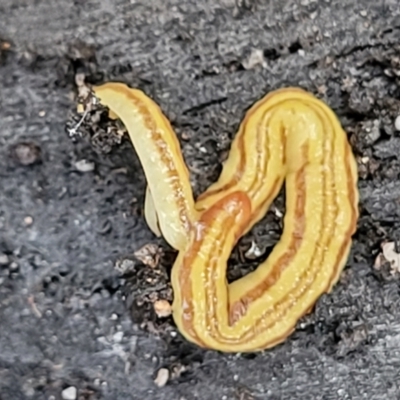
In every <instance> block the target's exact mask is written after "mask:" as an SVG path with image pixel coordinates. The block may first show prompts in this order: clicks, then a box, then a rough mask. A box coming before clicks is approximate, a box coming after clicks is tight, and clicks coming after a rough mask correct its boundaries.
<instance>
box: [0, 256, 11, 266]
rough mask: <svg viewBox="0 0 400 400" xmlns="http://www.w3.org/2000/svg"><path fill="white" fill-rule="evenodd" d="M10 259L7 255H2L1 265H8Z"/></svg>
mask: <svg viewBox="0 0 400 400" xmlns="http://www.w3.org/2000/svg"><path fill="white" fill-rule="evenodd" d="M9 263H10V259H9V257H8V255H7V254H3V253H0V265H8V264H9Z"/></svg>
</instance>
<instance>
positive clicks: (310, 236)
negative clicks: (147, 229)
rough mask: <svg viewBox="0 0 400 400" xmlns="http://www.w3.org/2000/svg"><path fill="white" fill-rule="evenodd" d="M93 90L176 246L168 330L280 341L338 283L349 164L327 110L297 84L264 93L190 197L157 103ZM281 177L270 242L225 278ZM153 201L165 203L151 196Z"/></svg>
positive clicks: (353, 195) (350, 208) (221, 340)
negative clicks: (122, 133)
mask: <svg viewBox="0 0 400 400" xmlns="http://www.w3.org/2000/svg"><path fill="white" fill-rule="evenodd" d="M94 90H95V94H96V96H97V97H99V98H100V101H101V103H102V104H104V105H106V106H108V107H109V108H110V110H112V111H113V112H114V113H115V114H116V115H117V116H118V117H119V118H120V119H121V120H122V122H123V123H124V124H125V126H126V128H127V130H128V132H129V135H130V137H131V139H132V142H133V144H134V147H135V148H136V151H137V152H138V155H139V157H140V159H141V161H142V163H143V167H144V170H145V173H146V177H147V180H148V184H149V189H150V192H151V198H152V199H153V202H154V204H152V203H149V205H148V210H149V211H148V212H147V213H146V214H147V217H146V218H147V220H148V222H149V224H150V225H151V226H152V230H153V231H154V230H156V229H157V226H156V225H155V221H156V219H157V218H158V220H159V224H160V230H161V232H162V234H163V236H164V237H165V238H166V240H167V241H168V242H169V243H170V244H171V246H173V247H174V248H175V249H177V250H178V256H177V258H176V261H175V263H174V266H173V269H172V276H171V279H172V286H173V289H174V303H173V317H174V321H175V323H176V324H177V326H178V328H179V330H180V332H181V333H182V334H183V335H184V336H185V337H186V338H187V339H188V340H189V341H192V342H194V343H196V344H198V345H199V346H202V347H207V348H211V349H215V350H221V351H226V352H247V351H256V350H263V349H266V348H270V347H272V346H274V345H276V344H278V343H280V342H282V341H283V340H284V339H285V338H286V337H287V336H288V335H289V334H290V333H291V332H292V331H293V330H294V328H295V326H296V323H297V321H298V320H299V318H300V317H301V316H303V315H304V314H305V313H307V312H309V311H310V310H311V308H312V307H313V305H314V304H315V302H316V301H317V299H318V298H319V297H320V296H321V294H322V293H324V292H329V291H330V290H331V288H332V286H333V285H334V284H335V283H336V281H337V280H338V278H339V275H340V273H341V271H342V269H343V267H344V265H345V263H346V261H347V258H348V253H349V250H350V246H351V237H352V235H353V233H354V232H355V230H356V224H357V218H358V200H359V195H358V190H357V167H356V162H355V159H354V156H353V154H352V151H351V148H350V145H349V143H348V140H347V136H346V133H345V132H344V131H343V129H342V127H341V125H340V122H339V120H338V119H337V117H336V116H335V114H334V113H333V111H332V110H331V109H330V108H329V107H328V106H327V105H326V104H325V103H324V102H322V101H320V100H318V99H317V98H316V97H314V96H313V95H311V94H309V93H307V92H305V91H304V90H301V89H297V88H288V89H281V90H277V91H274V92H272V93H270V94H268V95H267V96H265V97H264V98H262V99H261V100H259V101H258V102H257V103H256V104H254V105H253V106H252V107H251V108H250V110H249V111H248V112H247V113H246V116H245V118H244V120H243V122H242V124H241V126H240V128H239V132H238V134H237V136H236V137H235V139H234V141H233V143H232V146H231V150H230V153H229V156H228V159H227V161H226V162H225V163H224V166H223V170H222V172H221V175H220V177H219V179H218V181H217V182H216V183H214V184H213V185H211V186H210V187H209V188H208V189H207V190H206V191H205V192H204V193H203V194H202V195H201V196H200V197H199V199H197V201H196V203H194V201H193V195H192V190H191V188H190V183H189V178H188V173H187V168H186V165H185V162H184V159H183V156H182V154H181V152H180V148H179V143H178V140H177V138H176V136H175V134H174V132H173V130H172V127H171V125H170V124H168V122H167V120H166V118H165V116H164V115H163V114H162V112H161V110H160V109H159V107H158V106H157V105H156V104H155V103H154V102H153V101H152V100H150V99H149V98H148V97H147V96H146V95H144V94H143V93H142V92H140V91H137V90H135V89H129V88H128V87H127V86H125V85H121V84H116V83H108V84H105V85H102V86H99V87H96V88H94ZM139 105H140V106H139ZM155 137H157V139H158V140H156V139H155ZM160 137H161V138H162V140H160ZM165 154H168V157H165ZM149 160H152V161H151V162H149ZM284 181H285V188H286V214H285V218H284V230H283V233H282V236H281V238H280V240H279V242H278V243H277V244H276V246H275V247H274V249H273V251H272V253H271V254H270V255H269V257H268V258H267V260H266V261H265V262H263V263H262V264H260V265H259V267H258V268H257V269H256V270H255V271H254V272H252V273H250V274H248V275H246V276H245V277H243V278H241V279H239V280H237V281H235V282H233V283H231V284H229V285H228V284H227V281H226V266H227V261H228V258H229V256H230V253H231V251H232V249H233V247H234V246H235V244H236V243H237V241H238V240H239V238H240V237H241V236H243V235H244V234H245V233H246V232H248V231H249V230H250V229H251V227H252V226H253V225H254V224H255V223H256V222H257V221H259V220H260V219H261V218H262V217H263V216H264V215H265V213H266V211H267V209H268V208H269V206H270V204H271V202H272V201H273V200H274V198H275V197H276V195H277V194H278V192H279V191H280V189H281V187H282V184H283V182H284ZM172 182H173V183H174V184H175V186H173V185H172ZM177 191H178V193H177ZM165 198H168V199H170V201H158V200H159V199H165ZM150 200H151V199H150ZM182 216H183V217H182Z"/></svg>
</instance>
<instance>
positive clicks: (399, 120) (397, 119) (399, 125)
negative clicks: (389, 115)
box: [394, 115, 400, 131]
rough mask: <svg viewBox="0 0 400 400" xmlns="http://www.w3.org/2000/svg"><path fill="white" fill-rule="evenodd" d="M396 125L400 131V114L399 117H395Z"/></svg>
mask: <svg viewBox="0 0 400 400" xmlns="http://www.w3.org/2000/svg"><path fill="white" fill-rule="evenodd" d="M394 127H395V128H396V131H400V115H398V116H397V118H396V119H395V121H394Z"/></svg>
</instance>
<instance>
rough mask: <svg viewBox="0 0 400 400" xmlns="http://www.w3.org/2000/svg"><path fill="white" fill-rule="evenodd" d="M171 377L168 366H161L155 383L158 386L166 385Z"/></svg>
mask: <svg viewBox="0 0 400 400" xmlns="http://www.w3.org/2000/svg"><path fill="white" fill-rule="evenodd" d="M168 379H169V371H168V370H167V368H160V369H159V370H158V372H157V377H156V379H154V383H155V384H156V385H157V386H158V387H164V386H165V385H166V383H167V382H168Z"/></svg>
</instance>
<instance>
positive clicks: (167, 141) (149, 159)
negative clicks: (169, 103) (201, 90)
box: [93, 83, 197, 249]
mask: <svg viewBox="0 0 400 400" xmlns="http://www.w3.org/2000/svg"><path fill="white" fill-rule="evenodd" d="M93 89H94V92H95V95H96V97H98V98H99V100H100V102H101V104H103V105H105V106H107V107H109V109H110V110H111V111H112V113H113V114H115V115H117V116H118V118H119V119H120V120H121V121H122V123H123V124H124V125H125V127H126V128H127V130H128V134H129V137H130V139H131V141H132V143H133V146H134V147H135V149H136V152H137V154H138V157H139V159H140V162H141V164H142V166H143V169H144V173H145V175H146V179H147V183H148V186H149V190H150V192H151V196H152V205H154V208H155V210H156V214H157V218H158V222H159V226H160V230H161V232H162V234H163V236H164V238H165V240H166V241H167V242H168V243H169V244H170V245H171V246H172V247H173V248H175V249H181V248H183V247H184V246H185V244H186V242H187V235H188V232H189V229H190V225H191V221H194V220H195V219H196V218H197V217H196V215H197V214H196V212H195V208H194V200H193V194H192V189H191V186H190V182H189V172H188V170H187V168H186V164H185V162H184V159H183V156H182V152H181V149H180V145H179V142H178V140H177V138H176V136H175V134H174V133H173V130H172V127H171V124H170V122H169V121H168V120H167V118H166V117H165V116H164V114H163V113H162V112H161V110H160V108H159V106H158V105H157V104H156V103H155V102H154V101H152V100H151V99H150V98H149V97H148V96H146V95H145V94H144V93H143V92H141V91H140V90H136V89H130V88H129V87H127V86H126V85H124V84H122V83H106V84H104V85H101V86H97V87H94V88H93ZM152 217H154V214H153V215H152Z"/></svg>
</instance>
